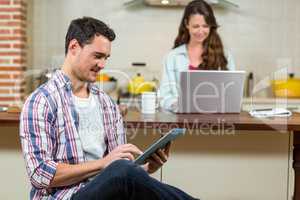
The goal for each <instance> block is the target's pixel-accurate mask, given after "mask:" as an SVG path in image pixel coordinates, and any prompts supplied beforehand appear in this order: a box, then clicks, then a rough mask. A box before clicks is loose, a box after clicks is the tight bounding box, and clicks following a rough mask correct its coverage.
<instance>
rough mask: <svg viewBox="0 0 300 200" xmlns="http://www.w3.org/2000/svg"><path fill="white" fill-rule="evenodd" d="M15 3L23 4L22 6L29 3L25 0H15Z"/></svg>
mask: <svg viewBox="0 0 300 200" xmlns="http://www.w3.org/2000/svg"><path fill="white" fill-rule="evenodd" d="M14 5H22V6H24V7H26V6H27V3H26V1H24V0H14Z"/></svg>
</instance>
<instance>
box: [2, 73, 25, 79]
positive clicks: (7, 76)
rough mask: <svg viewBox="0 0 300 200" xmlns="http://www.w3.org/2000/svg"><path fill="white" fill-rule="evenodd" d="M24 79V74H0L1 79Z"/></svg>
mask: <svg viewBox="0 0 300 200" xmlns="http://www.w3.org/2000/svg"><path fill="white" fill-rule="evenodd" d="M21 78H24V76H23V74H11V73H10V74H8V73H7V74H0V79H21Z"/></svg>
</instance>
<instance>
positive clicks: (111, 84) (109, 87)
mask: <svg viewBox="0 0 300 200" xmlns="http://www.w3.org/2000/svg"><path fill="white" fill-rule="evenodd" d="M96 85H98V87H99V88H100V90H102V91H104V92H106V93H111V92H113V91H114V90H115V89H116V88H117V81H105V82H102V81H101V82H98V81H97V82H96Z"/></svg>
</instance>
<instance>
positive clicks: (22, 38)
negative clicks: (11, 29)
mask: <svg viewBox="0 0 300 200" xmlns="http://www.w3.org/2000/svg"><path fill="white" fill-rule="evenodd" d="M6 40H10V41H12V40H14V41H23V42H26V41H27V38H26V37H25V36H24V37H22V36H21V37H20V36H0V41H6Z"/></svg>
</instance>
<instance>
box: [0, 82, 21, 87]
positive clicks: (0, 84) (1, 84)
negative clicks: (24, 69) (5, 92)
mask: <svg viewBox="0 0 300 200" xmlns="http://www.w3.org/2000/svg"><path fill="white" fill-rule="evenodd" d="M18 85H21V83H17V82H0V86H18Z"/></svg>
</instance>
